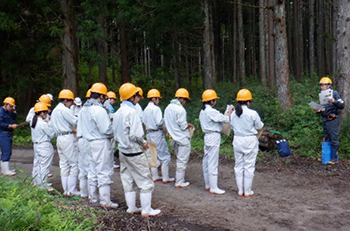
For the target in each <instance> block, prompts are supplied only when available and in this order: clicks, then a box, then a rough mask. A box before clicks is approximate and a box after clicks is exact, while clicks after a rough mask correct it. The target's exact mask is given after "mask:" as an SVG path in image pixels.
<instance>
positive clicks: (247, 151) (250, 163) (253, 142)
mask: <svg viewBox="0 0 350 231" xmlns="http://www.w3.org/2000/svg"><path fill="white" fill-rule="evenodd" d="M233 147H234V154H235V175H236V179H243V182H240V183H239V184H240V185H237V187H238V189H243V185H244V181H245V180H249V181H250V182H252V180H253V178H254V171H255V162H256V157H257V155H258V151H259V140H258V138H257V137H256V136H234V138H233ZM237 183H238V182H237Z"/></svg>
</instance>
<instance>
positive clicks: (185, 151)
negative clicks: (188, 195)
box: [170, 140, 191, 172]
mask: <svg viewBox="0 0 350 231" xmlns="http://www.w3.org/2000/svg"><path fill="white" fill-rule="evenodd" d="M170 144H171V146H172V147H173V149H174V152H175V155H176V172H185V171H186V167H187V162H188V159H189V158H190V153H191V143H189V144H186V145H181V144H179V143H178V142H176V141H175V140H171V141H170Z"/></svg>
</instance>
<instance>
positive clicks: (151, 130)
mask: <svg viewBox="0 0 350 231" xmlns="http://www.w3.org/2000/svg"><path fill="white" fill-rule="evenodd" d="M161 130H162V129H158V130H156V129H149V130H147V132H157V131H161Z"/></svg>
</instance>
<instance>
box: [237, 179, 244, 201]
mask: <svg viewBox="0 0 350 231" xmlns="http://www.w3.org/2000/svg"><path fill="white" fill-rule="evenodd" d="M236 184H237V188H238V196H239V197H242V196H243V177H241V176H236Z"/></svg>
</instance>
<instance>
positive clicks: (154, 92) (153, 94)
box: [147, 89, 162, 99]
mask: <svg viewBox="0 0 350 231" xmlns="http://www.w3.org/2000/svg"><path fill="white" fill-rule="evenodd" d="M153 97H158V98H162V97H161V96H160V92H159V91H158V90H157V89H151V90H149V91H148V93H147V98H149V99H150V98H153Z"/></svg>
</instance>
